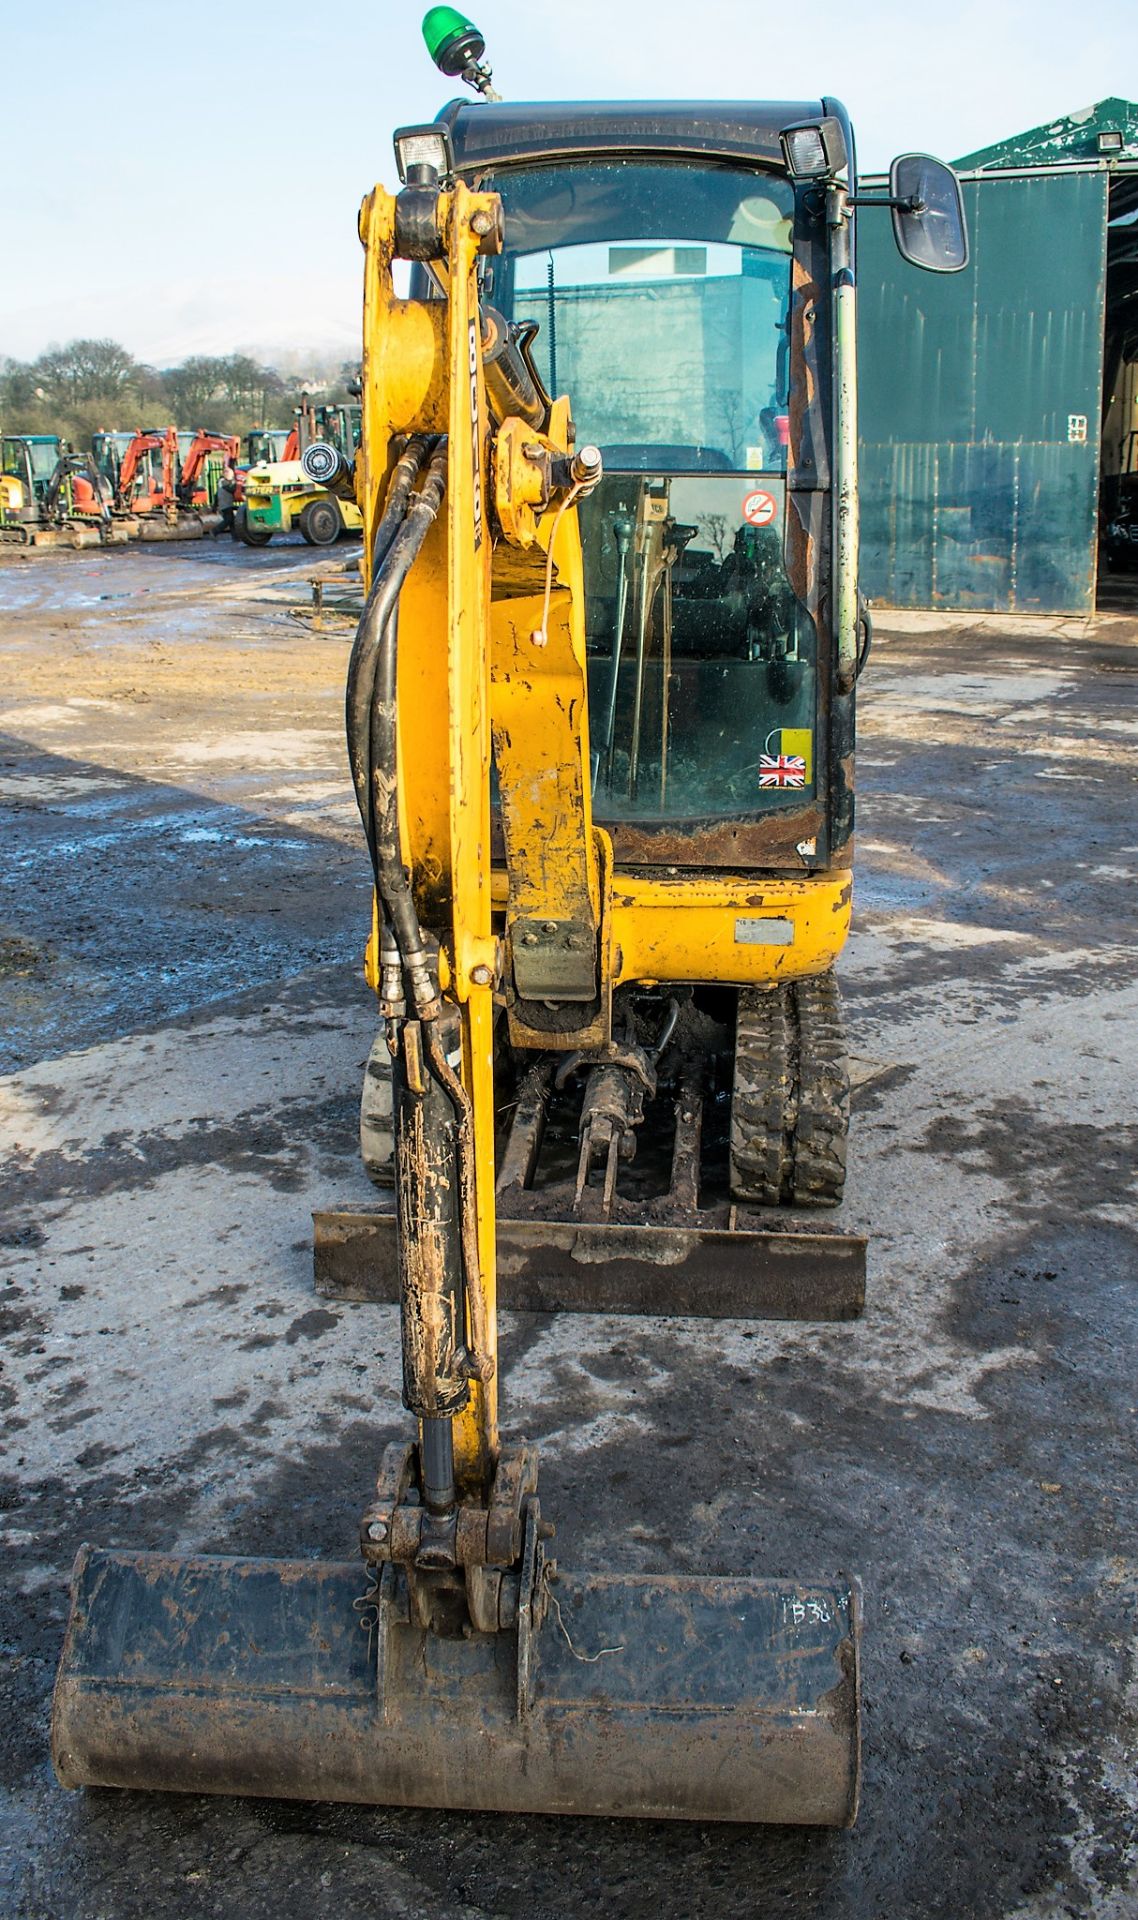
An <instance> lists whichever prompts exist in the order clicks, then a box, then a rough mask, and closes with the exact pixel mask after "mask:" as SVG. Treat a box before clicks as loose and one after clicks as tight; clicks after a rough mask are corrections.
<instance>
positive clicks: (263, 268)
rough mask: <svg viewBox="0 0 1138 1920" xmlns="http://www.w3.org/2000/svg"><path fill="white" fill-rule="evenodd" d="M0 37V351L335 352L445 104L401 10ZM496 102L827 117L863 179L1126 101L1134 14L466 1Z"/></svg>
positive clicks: (6, 31) (164, 359)
mask: <svg viewBox="0 0 1138 1920" xmlns="http://www.w3.org/2000/svg"><path fill="white" fill-rule="evenodd" d="M9 11H10V12H11V13H12V14H13V15H14V16H15V17H14V18H6V19H5V20H4V22H3V27H2V41H0V44H2V48H3V54H4V67H5V77H4V126H5V140H4V152H5V164H6V168H11V167H12V166H13V162H15V163H16V177H17V178H18V180H19V186H18V189H17V191H15V192H9V193H7V194H5V195H4V196H3V199H2V200H0V354H4V353H8V354H13V355H15V356H17V357H19V358H27V357H30V356H32V355H34V354H36V353H38V352H39V351H40V350H41V349H42V348H43V347H45V346H47V345H48V344H49V342H51V341H53V340H54V341H62V340H67V339H70V338H72V337H74V336H75V335H77V334H83V333H86V334H109V335H111V336H113V337H115V338H117V339H119V340H121V341H122V342H123V344H124V345H125V346H127V347H128V348H129V349H130V350H131V351H132V352H134V353H136V354H138V355H139V357H140V358H143V359H147V360H150V361H153V362H155V363H156V364H159V365H165V364H169V363H171V362H172V361H174V360H177V359H180V358H182V357H183V356H184V355H186V354H188V353H219V352H225V351H228V350H231V349H233V348H242V349H246V350H250V351H254V352H259V353H262V354H264V355H266V356H268V357H275V358H278V359H280V358H281V357H282V356H285V355H287V354H288V353H289V352H290V350H291V351H292V354H293V356H294V357H293V359H292V362H291V364H292V370H294V371H300V370H302V367H303V360H304V355H305V354H306V353H307V352H310V351H314V350H319V351H333V352H336V351H342V352H343V354H344V356H345V357H347V356H348V355H349V354H351V353H353V352H354V351H355V347H356V343H357V341H358V336H359V298H360V295H359V284H360V250H359V243H358V240H357V239H356V232H355V222H356V210H357V207H358V203H359V200H360V198H361V196H362V195H363V193H364V192H366V191H367V190H368V189H369V188H370V187H371V186H372V185H373V184H374V183H375V181H376V180H384V181H386V182H388V183H392V182H393V180H394V166H393V163H392V160H391V132H392V129H393V127H395V126H396V125H398V124H400V123H402V122H407V121H415V120H424V119H430V118H431V117H432V116H433V114H434V113H435V112H436V111H437V109H438V107H439V106H440V105H441V104H442V103H443V101H444V100H445V99H446V98H447V97H448V96H449V94H450V93H451V92H453V91H454V90H455V89H454V87H453V85H452V83H450V82H448V81H445V80H444V79H443V78H442V76H441V75H438V74H436V73H435V70H434V68H433V67H432V66H431V64H430V61H429V60H428V58H427V55H426V52H425V50H424V48H423V45H422V41H421V39H420V36H419V22H420V20H421V17H422V14H423V11H424V7H423V5H422V4H412V5H406V4H403V3H402V0H339V4H334V5H327V4H326V5H324V6H320V5H318V4H317V0H270V3H269V4H267V5H266V4H262V5H261V6H259V7H251V6H249V5H248V4H245V5H240V4H237V5H233V4H228V5H226V4H221V3H220V0H180V3H179V4H177V5H171V4H169V0H167V4H165V5H164V4H163V3H162V0H145V3H144V0H103V4H101V5H99V6H95V5H92V4H91V0H53V4H52V5H51V6H50V10H49V8H48V7H47V6H45V5H42V4H41V5H40V6H39V7H38V8H37V7H35V6H20V7H18V8H17V7H16V6H15V5H14V4H12V0H10V4H9V7H6V8H5V13H8V12H9ZM470 11H471V12H472V13H473V15H474V17H475V18H476V19H477V20H478V22H479V24H480V26H481V27H482V29H483V31H484V32H485V34H486V38H487V43H488V57H489V58H490V60H491V62H492V64H493V67H494V73H495V81H496V84H497V85H498V86H499V87H500V88H501V91H502V92H503V93H504V94H506V95H507V96H508V97H509V98H512V99H515V100H520V99H533V100H540V99H558V98H562V99H563V98H567V97H568V98H572V97H583V98H630V97H639V98H652V97H656V98H676V97H693V96H705V97H707V98H711V99H723V98H731V97H736V98H737V97H740V96H746V97H758V98H762V97H765V98H780V97H785V98H788V99H794V98H799V99H802V98H809V97H816V96H817V95H819V94H821V93H831V94H837V95H838V96H840V97H841V98H842V99H844V100H845V102H846V105H847V106H848V107H849V109H850V112H851V114H852V115H853V119H854V124H855V126H856V128H857V130H858V136H859V145H860V159H861V163H862V166H863V168H865V167H875V166H882V165H884V164H885V163H887V162H888V160H889V158H890V157H891V155H892V154H893V153H894V152H897V151H904V150H905V149H912V148H923V149H927V150H929V151H931V152H933V153H939V154H940V155H941V157H942V158H945V159H951V158H953V157H954V156H955V155H956V154H959V153H966V152H968V151H969V150H970V149H974V148H975V147H977V146H981V145H984V144H986V143H987V142H988V141H991V140H997V139H1000V138H1002V137H1004V136H1005V135H1007V134H1010V133H1014V132H1017V131H1019V130H1021V129H1023V128H1026V127H1029V126H1032V125H1035V124H1036V123H1038V122H1040V121H1043V120H1047V119H1050V118H1052V117H1053V116H1056V115H1058V114H1060V113H1065V112H1069V111H1070V110H1071V109H1073V108H1077V107H1081V106H1086V105H1089V104H1090V102H1091V101H1093V100H1097V99H1102V98H1103V97H1104V96H1106V95H1108V94H1129V95H1130V96H1133V94H1134V92H1135V91H1138V4H1136V0H1085V4H1082V5H1080V6H1078V7H1076V8H1074V9H1072V8H1071V7H1070V5H1069V4H1068V0H1032V3H1031V4H1028V3H1027V0H951V4H950V0H940V4H939V5H938V4H930V0H860V4H855V0H841V3H840V4H839V0H814V4H803V3H802V0H793V4H783V5H778V4H774V3H773V0H772V3H771V4H760V3H759V0H746V3H744V0H704V3H703V4H702V5H700V4H698V0H683V3H682V4H681V3H680V0H647V3H644V0H641V3H638V4H625V3H624V0H567V3H566V5H565V6H564V7H554V6H552V5H549V4H548V3H547V0H544V3H541V4H537V3H536V0H535V3H534V4H530V5H528V6H523V5H521V4H520V3H519V0H478V3H477V4H476V5H474V6H472V7H471V8H470Z"/></svg>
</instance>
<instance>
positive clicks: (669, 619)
mask: <svg viewBox="0 0 1138 1920" xmlns="http://www.w3.org/2000/svg"><path fill="white" fill-rule="evenodd" d="M641 117H642V118H643V116H641ZM652 127H653V130H654V132H655V135H656V137H657V138H667V137H668V132H669V129H670V140H669V145H670V147H671V149H672V151H671V152H668V151H667V150H666V149H665V150H664V151H661V152H660V153H659V154H657V155H656V156H655V157H643V155H644V143H645V129H644V127H643V126H642V125H640V124H638V123H637V120H636V118H635V117H633V118H632V119H631V120H630V121H625V122H624V123H623V124H621V123H620V122H619V121H618V119H617V116H616V115H615V114H614V111H613V109H612V108H611V107H598V108H597V109H596V110H594V111H592V112H589V111H587V110H580V111H579V112H578V115H577V120H576V125H575V129H574V138H575V140H576V141H577V143H578V145H577V150H576V152H574V153H572V154H570V155H566V153H565V151H564V144H563V143H562V141H561V139H560V137H559V136H558V135H557V134H556V133H554V135H553V137H552V138H551V141H550V152H549V153H548V154H544V155H543V154H535V153H534V152H533V151H532V148H533V146H534V141H533V137H532V123H531V128H530V134H529V137H528V138H527V140H526V141H525V149H526V150H524V151H523V153H522V154H521V155H519V154H518V153H517V152H516V150H515V149H516V147H517V144H518V140H517V117H516V110H514V109H510V108H506V107H495V106H482V107H467V106H462V107H461V108H460V109H459V110H458V112H457V113H456V114H455V115H454V118H453V120H452V121H451V124H450V132H451V138H452V140H453V142H454V147H455V156H456V164H457V165H460V166H461V165H463V164H464V163H466V162H467V161H468V160H471V161H473V160H475V159H477V163H478V164H477V165H476V168H475V170H474V177H475V178H477V180H478V182H479V184H480V185H482V186H484V187H488V188H492V189H493V190H494V191H497V192H499V193H500V194H501V196H502V203H503V208H504V210H505V221H506V229H505V230H506V242H505V246H504V249H503V251H502V253H501V254H500V255H498V256H497V257H496V258H495V259H493V260H490V261H487V263H486V265H485V268H484V272H483V282H482V285H483V296H484V298H485V299H486V300H487V301H488V302H489V303H490V304H491V305H492V306H493V307H494V308H495V309H496V311H497V312H499V313H500V314H501V315H502V317H503V319H504V321H505V322H506V324H507V325H508V326H511V327H513V328H515V329H517V330H518V331H519V333H520V332H522V331H523V330H524V331H525V332H526V333H527V334H529V335H530V337H531V353H532V358H533V363H534V365H535V367H536V369H537V371H538V373H539V374H540V376H541V379H542V382H543V384H544V386H545V388H546V390H547V391H548V392H550V393H557V392H561V391H563V390H564V391H567V392H569V393H570V394H572V395H574V396H579V398H577V399H576V400H575V407H576V410H577V427H578V431H579V432H580V433H581V434H582V435H583V436H584V437H585V438H587V439H589V440H591V441H593V442H595V443H596V444H597V445H598V446H599V448H600V450H601V453H602V456H603V460H604V478H603V479H602V481H601V483H600V485H599V486H598V487H597V488H596V489H595V491H594V492H592V493H591V494H590V495H589V496H588V498H587V499H586V500H584V501H583V502H582V503H581V506H580V509H579V511H580V519H581V539H582V546H583V550H584V563H585V605H586V636H587V646H588V655H589V674H588V679H589V708H590V734H591V740H592V752H593V761H592V767H593V805H594V810H595V813H596V817H597V818H598V820H600V821H602V822H603V823H604V825H605V826H606V827H607V828H608V829H609V831H610V832H611V833H612V835H613V844H614V856H615V858H616V861H617V863H618V864H620V862H621V861H622V858H626V859H628V860H629V861H634V862H636V863H637V864H638V865H645V866H664V867H666V866H669V865H675V863H676V846H677V843H678V842H679V841H681V840H683V841H684V842H685V845H686V857H685V862H684V864H685V865H688V864H692V863H693V861H694V862H698V864H701V865H703V866H706V867H708V868H728V869H738V868H739V867H741V866H742V867H753V868H762V869H764V870H768V871H772V870H773V871H785V872H793V873H798V874H801V873H803V872H804V871H814V870H823V869H825V868H826V867H827V865H828V864H830V860H831V854H833V855H835V856H836V858H837V861H838V864H841V862H842V861H843V860H844V858H845V853H844V848H845V843H846V841H847V840H848V818H849V801H848V795H847V794H846V793H845V791H844V785H845V782H844V778H843V775H842V772H841V763H842V753H841V740H840V738H839V740H837V741H835V742H831V739H830V729H829V724H828V722H829V719H830V713H829V708H830V706H831V702H830V700H829V698H828V695H829V691H830V690H829V688H828V686H820V684H819V673H818V640H817V617H818V596H817V569H815V578H814V580H813V581H812V580H811V576H810V571H809V568H808V566H807V564H806V560H807V551H808V546H809V543H810V539H811V536H813V539H814V541H815V542H816V541H817V539H818V527H817V526H816V525H815V526H812V525H811V512H812V509H813V510H815V515H816V511H817V509H819V508H822V507H823V506H824V503H825V496H826V474H825V472H822V473H821V474H820V473H819V472H818V469H817V462H816V459H815V460H813V461H812V460H811V459H810V455H811V453H812V451H814V448H815V446H816V444H817V443H819V442H821V441H822V438H823V435H822V431H821V429H822V420H821V417H820V416H821V413H822V409H823V408H824V406H825V401H826V395H827V387H828V381H826V380H825V379H824V378H823V377H821V376H820V375H819V371H818V368H819V359H820V356H824V354H825V351H826V345H827V340H826V332H825V329H824V325H822V324H820V323H819V322H818V319H817V314H816V316H815V324H814V325H813V326H812V327H811V328H810V329H809V336H810V337H809V339H807V338H806V337H805V336H806V332H807V329H806V327H805V325H804V324H803V320H802V309H803V307H804V306H805V304H806V302H807V298H808V296H807V294H806V293H805V292H804V285H807V284H812V283H813V282H815V281H816V280H817V277H818V275H819V272H820V268H821V263H820V261H819V259H818V258H817V255H818V252H819V248H818V244H817V238H816V236H815V235H814V234H813V233H812V231H811V223H808V222H807V221H806V220H804V219H803V218H802V217H801V216H799V217H797V220H796V205H795V203H796V189H795V184H794V182H793V181H792V180H791V179H789V178H788V177H787V175H786V174H785V173H780V174H775V173H773V172H771V173H766V174H758V173H756V162H757V161H759V160H761V159H762V158H763V155H764V149H765V150H766V152H767V153H768V154H769V148H770V145H771V144H772V135H774V136H775V137H777V130H776V129H774V128H772V127H770V125H769V123H768V124H767V125H765V126H764V124H763V120H762V118H761V117H760V116H759V115H758V114H756V112H755V110H754V109H752V110H751V111H750V114H749V115H745V114H744V113H743V112H742V111H739V112H737V113H736V115H735V127H734V131H735V142H734V145H735V152H734V154H733V155H732V154H731V153H730V152H723V151H721V152H720V153H719V154H717V155H716V156H715V164H714V165H711V166H709V165H708V164H707V162H706V160H704V159H701V158H699V157H697V156H696V154H695V153H694V152H693V151H691V148H692V146H693V143H694V141H695V140H696V138H697V137H698V135H697V131H696V130H694V129H693V125H692V115H691V114H690V113H689V114H686V115H685V114H684V112H683V110H682V109H680V110H677V109H668V108H664V109H661V110H660V111H659V112H656V113H654V114H653V116H652ZM555 140H556V145H555V144H554V141H555ZM618 140H619V141H621V142H622V143H623V144H624V146H625V149H626V150H625V151H620V150H619V149H618V148H617V147H616V146H615V143H616V142H617V141H618ZM493 145H496V146H497V148H498V153H497V155H495V156H494V157H493V159H492V160H490V161H489V163H487V162H486V161H484V159H483V156H484V155H485V154H486V151H487V148H488V147H492V146H493ZM559 149H560V150H559ZM685 149H687V151H685ZM460 156H461V158H460ZM796 226H797V230H798V267H797V273H798V287H797V295H796V292H795V234H796ZM795 300H796V301H797V316H798V338H797V339H796V340H795V341H794V342H793V344H792V339H791V321H792V306H793V303H794V302H795ZM817 304H818V303H817V301H816V302H815V305H816V307H817ZM792 360H793V362H794V363H795V364H794V369H793V384H794V389H795V391H796V393H799V394H806V393H809V394H810V395H811V398H810V400H809V401H807V402H806V404H805V405H804V406H800V407H799V408H798V410H797V412H798V417H797V418H796V422H795V443H794V456H795V457H794V462H793V470H792V471H788V470H789V469H790V468H791V460H790V454H791V445H790V401H791V387H792ZM811 374H812V375H813V378H812V379H809V378H808V376H809V375H811ZM811 412H813V413H814V414H815V415H817V416H819V417H817V418H810V417H809V416H810V414H811ZM811 429H813V434H812V435H811ZM791 526H793V530H794V535H795V540H794V543H793V544H792V543H791V542H790V529H791ZM812 588H813V591H812ZM812 600H813V605H812V604H811V601H812ZM835 718H836V719H838V720H839V722H840V715H839V716H835ZM847 731H848V728H847ZM832 747H834V748H836V753H834V752H832V751H831V748H832ZM831 764H833V765H834V766H835V769H836V770H837V776H838V777H837V779H836V781H835V782H834V783H833V784H831V781H830V767H831ZM693 836H695V837H696V838H698V842H699V844H698V848H696V847H695V846H694V845H693V844H692V838H693ZM811 841H812V842H813V846H812V848H810V849H809V850H808V851H801V850H800V849H801V848H804V847H806V846H807V843H809V842H811Z"/></svg>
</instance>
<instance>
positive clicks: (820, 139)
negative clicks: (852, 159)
mask: <svg viewBox="0 0 1138 1920" xmlns="http://www.w3.org/2000/svg"><path fill="white" fill-rule="evenodd" d="M779 138H780V140H781V141H782V150H783V153H784V154H785V156H786V165H787V170H788V171H789V172H790V173H792V174H793V175H794V178H795V179H796V180H810V179H821V178H823V177H824V176H825V175H827V174H831V173H840V172H841V170H842V168H843V167H844V166H845V164H846V159H847V155H846V143H845V137H844V135H843V133H842V126H841V122H840V120H835V119H832V118H830V117H829V116H827V118H826V119H825V120H818V121H815V122H814V123H813V125H808V126H801V127H784V128H783V130H782V132H781V134H780V135H779Z"/></svg>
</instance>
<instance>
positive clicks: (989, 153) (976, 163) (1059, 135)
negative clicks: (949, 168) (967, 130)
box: [953, 98, 1138, 173]
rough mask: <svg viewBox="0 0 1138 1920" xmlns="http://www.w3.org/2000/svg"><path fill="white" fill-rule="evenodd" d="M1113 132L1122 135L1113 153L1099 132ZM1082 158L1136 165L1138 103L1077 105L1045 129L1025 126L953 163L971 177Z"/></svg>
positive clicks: (1126, 101)
mask: <svg viewBox="0 0 1138 1920" xmlns="http://www.w3.org/2000/svg"><path fill="white" fill-rule="evenodd" d="M1112 133H1118V134H1121V136H1122V146H1121V148H1120V149H1119V148H1114V149H1113V151H1111V150H1108V149H1104V147H1102V146H1100V144H1099V136H1100V134H1112ZM1080 160H1082V161H1088V160H1092V161H1106V162H1107V164H1108V165H1109V164H1110V163H1112V162H1113V163H1115V164H1117V163H1119V162H1122V163H1124V164H1125V163H1129V164H1130V165H1134V164H1138V105H1136V104H1135V102H1134V101H1133V100H1118V99H1113V98H1112V99H1109V100H1099V101H1096V103H1095V105H1094V106H1093V107H1079V108H1078V109H1077V110H1076V111H1075V112H1074V113H1064V114H1062V115H1060V117H1059V119H1058V120H1049V121H1047V122H1046V124H1045V125H1044V126H1041V127H1029V128H1028V130H1027V132H1026V133H1016V134H1013V135H1012V136H1011V138H1010V139H1008V140H998V141H997V142H996V143H995V145H994V146H991V147H979V148H978V149H977V150H976V152H975V153H966V154H963V155H962V156H961V158H960V159H959V160H956V161H954V163H953V164H954V165H955V166H957V167H959V168H961V169H962V170H967V171H968V172H969V173H984V172H988V171H994V170H995V169H997V168H1000V167H1049V166H1059V165H1062V163H1063V162H1064V161H1067V162H1071V161H1080Z"/></svg>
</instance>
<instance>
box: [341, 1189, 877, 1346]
mask: <svg viewBox="0 0 1138 1920" xmlns="http://www.w3.org/2000/svg"><path fill="white" fill-rule="evenodd" d="M751 1217H754V1216H751ZM312 1219H313V1227H314V1242H313V1245H314V1263H315V1281H316V1291H317V1293H320V1294H323V1295H324V1296H325V1297H326V1298H327V1299H332V1300H372V1301H380V1302H392V1301H397V1300H398V1299H399V1264H398V1250H397V1247H396V1239H395V1216H394V1214H393V1213H390V1212H386V1213H385V1212H381V1211H380V1210H379V1209H377V1208H372V1209H362V1208H361V1209H358V1210H355V1211H351V1212H348V1211H343V1212H331V1211H322V1212H318V1213H314V1214H313V1216H312ZM497 1234H498V1294H499V1301H500V1304H501V1305H502V1306H503V1307H504V1308H506V1309H507V1310H509V1311H512V1312H515V1313H647V1314H661V1315H666V1316H672V1315H684V1314H691V1315H698V1316H700V1317H702V1318H707V1319H740V1320H853V1319H856V1318H857V1316H858V1315H859V1314H860V1313H861V1311H862V1309H863V1307H864V1305H865V1248H866V1243H865V1240H864V1239H863V1238H862V1237H861V1235H859V1234H843V1233H834V1232H825V1231H823V1232H816V1233H809V1232H799V1231H789V1232H788V1231H777V1230H770V1229H767V1230H765V1231H763V1230H759V1231H748V1230H747V1229H741V1228H738V1227H736V1228H733V1229H731V1230H730V1231H726V1230H711V1231H709V1230H707V1229H705V1228H696V1227H676V1226H638V1225H629V1224H626V1223H617V1222H605V1223H603V1224H601V1223H598V1222H594V1221H574V1222H568V1221H552V1220H508V1219H506V1220H503V1219H499V1221H498V1229H497Z"/></svg>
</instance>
